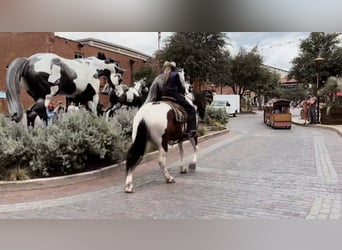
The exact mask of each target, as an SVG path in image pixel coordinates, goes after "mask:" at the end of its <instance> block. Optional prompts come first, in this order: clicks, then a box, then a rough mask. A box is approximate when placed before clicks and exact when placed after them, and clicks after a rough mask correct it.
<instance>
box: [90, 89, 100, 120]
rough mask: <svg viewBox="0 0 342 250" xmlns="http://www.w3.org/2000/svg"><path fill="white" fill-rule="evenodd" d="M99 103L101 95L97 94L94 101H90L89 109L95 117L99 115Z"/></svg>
mask: <svg viewBox="0 0 342 250" xmlns="http://www.w3.org/2000/svg"><path fill="white" fill-rule="evenodd" d="M98 103H99V95H98V94H95V95H94V96H93V100H91V101H88V107H89V109H90V110H91V112H93V113H94V114H95V115H97V104H98Z"/></svg>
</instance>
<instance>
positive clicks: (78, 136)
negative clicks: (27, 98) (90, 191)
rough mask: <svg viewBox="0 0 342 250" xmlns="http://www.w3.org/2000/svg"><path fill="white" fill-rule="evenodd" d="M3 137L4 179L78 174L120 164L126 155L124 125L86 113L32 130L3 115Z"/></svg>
mask: <svg viewBox="0 0 342 250" xmlns="http://www.w3.org/2000/svg"><path fill="white" fill-rule="evenodd" d="M0 136H1V137H2V140H1V142H0V174H1V178H2V179H5V178H6V176H9V175H10V176H12V177H11V178H12V179H15V178H17V179H26V178H27V177H26V176H27V173H33V174H34V175H35V177H46V176H57V175H65V174H72V173H78V172H82V171H84V170H87V169H93V168H94V166H95V168H98V167H101V166H105V165H108V164H113V163H116V162H119V161H121V160H123V156H124V154H123V153H124V148H125V138H124V136H123V134H122V130H121V124H120V125H118V124H114V123H111V122H108V121H106V120H105V119H104V118H100V117H97V116H95V115H94V114H92V113H90V112H87V111H80V112H77V113H72V114H68V113H66V114H65V115H64V117H63V119H62V120H60V121H58V122H56V124H53V125H50V126H48V127H45V126H37V127H35V128H34V129H30V130H27V129H26V128H24V127H22V126H21V125H18V124H15V123H13V122H11V121H9V119H8V118H5V117H4V116H0ZM14 168H16V169H17V170H16V171H12V174H8V173H7V172H8V171H6V170H7V169H14ZM24 169H26V170H27V171H21V170H24ZM13 173H15V175H16V176H17V177H13V176H14V174H13Z"/></svg>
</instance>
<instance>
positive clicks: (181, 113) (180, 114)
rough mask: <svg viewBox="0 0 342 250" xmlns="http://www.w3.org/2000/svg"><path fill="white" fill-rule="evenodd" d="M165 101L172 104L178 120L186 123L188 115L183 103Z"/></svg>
mask: <svg viewBox="0 0 342 250" xmlns="http://www.w3.org/2000/svg"><path fill="white" fill-rule="evenodd" d="M163 102H165V103H167V104H168V105H170V107H171V108H172V110H173V112H174V113H175V117H176V121H177V122H181V123H185V122H186V121H187V119H188V115H187V113H186V111H185V109H184V108H183V107H182V106H181V105H179V104H178V103H175V102H172V101H163Z"/></svg>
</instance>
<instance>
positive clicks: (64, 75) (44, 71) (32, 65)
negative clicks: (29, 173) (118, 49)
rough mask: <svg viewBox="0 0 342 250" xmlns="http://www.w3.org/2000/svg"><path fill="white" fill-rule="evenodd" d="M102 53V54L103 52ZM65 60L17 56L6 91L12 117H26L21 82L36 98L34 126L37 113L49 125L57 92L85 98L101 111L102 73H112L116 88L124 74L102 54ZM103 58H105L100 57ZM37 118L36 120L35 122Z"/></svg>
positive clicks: (31, 111) (110, 77) (31, 116)
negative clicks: (100, 75)
mask: <svg viewBox="0 0 342 250" xmlns="http://www.w3.org/2000/svg"><path fill="white" fill-rule="evenodd" d="M100 54H101V53H99V55H100ZM99 55H98V57H95V56H94V57H88V58H81V59H65V58H62V57H60V56H58V55H56V54H51V53H38V54H34V55H32V56H30V57H29V58H24V57H23V58H17V59H15V60H14V61H13V62H12V63H11V64H10V65H9V66H8V69H7V75H6V87H7V90H6V94H7V97H8V108H9V114H10V116H11V119H12V120H14V121H16V122H19V121H21V119H22V117H23V106H22V103H21V100H20V84H22V85H23V87H24V89H25V90H26V91H27V93H28V94H29V95H30V96H31V97H32V98H33V99H34V101H35V103H34V104H33V105H32V106H31V108H29V109H28V111H27V118H28V121H29V120H30V121H31V123H32V126H33V125H34V119H35V118H36V116H37V115H39V116H40V118H41V119H42V120H43V121H45V123H46V124H47V112H46V108H47V107H48V105H49V103H50V101H51V99H52V98H53V97H54V96H55V95H59V94H60V95H65V96H67V97H72V98H77V97H82V99H83V100H86V101H87V105H88V107H89V109H90V110H91V111H93V112H94V113H95V114H96V113H97V110H96V108H97V104H98V102H99V88H100V81H99V79H98V72H99V71H105V72H106V73H107V74H108V82H109V83H110V84H111V86H112V88H115V86H117V85H118V84H119V80H120V77H121V75H120V74H118V73H117V72H118V65H117V64H116V63H115V62H114V61H113V60H111V59H106V58H104V55H103V54H102V58H101V57H99ZM100 58H101V59H100ZM32 121H33V122H32Z"/></svg>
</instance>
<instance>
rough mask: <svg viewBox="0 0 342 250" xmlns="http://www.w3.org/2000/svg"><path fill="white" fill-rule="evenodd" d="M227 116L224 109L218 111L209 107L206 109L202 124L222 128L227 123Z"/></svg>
mask: <svg viewBox="0 0 342 250" xmlns="http://www.w3.org/2000/svg"><path fill="white" fill-rule="evenodd" d="M228 119H229V117H228V115H227V113H226V111H225V109H224V108H221V109H218V108H213V107H210V106H207V107H206V110H205V116H204V122H205V123H206V124H208V125H210V126H215V125H217V123H218V124H220V125H223V127H224V126H225V125H226V124H227V123H228Z"/></svg>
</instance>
